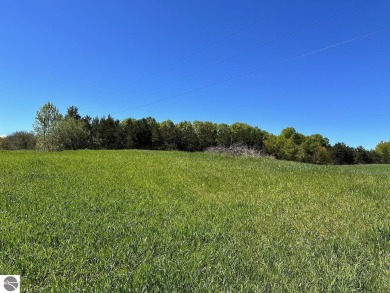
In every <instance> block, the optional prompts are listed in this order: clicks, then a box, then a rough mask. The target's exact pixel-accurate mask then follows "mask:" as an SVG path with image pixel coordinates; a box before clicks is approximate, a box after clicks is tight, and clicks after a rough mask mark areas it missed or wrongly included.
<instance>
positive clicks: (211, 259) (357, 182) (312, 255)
mask: <svg viewBox="0 0 390 293" xmlns="http://www.w3.org/2000/svg"><path fill="white" fill-rule="evenodd" d="M0 202H1V209H0V223H1V225H0V260H1V262H0V272H1V274H20V275H22V277H21V279H22V292H47V291H51V290H53V292H81V291H83V290H85V291H86V292H128V291H144V292H153V291H169V292H173V291H177V292H190V291H191V292H194V291H210V292H216V291H259V292H264V291H273V292H274V291H277V292H279V291H289V292H302V291H335V292H339V291H344V292H351V291H365V292H367V291H371V292H388V291H390V166H389V165H365V166H363V165H362V166H316V165H307V164H299V163H293V162H284V161H277V160H272V159H267V158H263V159H256V158H233V157H227V156H222V155H216V154H206V153H181V152H157V151H75V152H60V153H40V152H0ZM110 290H111V291H110Z"/></svg>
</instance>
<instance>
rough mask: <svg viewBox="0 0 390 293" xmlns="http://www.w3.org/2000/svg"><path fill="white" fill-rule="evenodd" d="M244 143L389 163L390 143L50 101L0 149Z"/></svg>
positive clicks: (318, 158)
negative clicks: (89, 109)
mask: <svg viewBox="0 0 390 293" xmlns="http://www.w3.org/2000/svg"><path fill="white" fill-rule="evenodd" d="M237 144H239V145H243V146H246V147H248V148H254V149H257V150H261V151H262V152H263V153H264V154H268V155H272V156H274V157H276V158H277V159H283V160H292V161H299V162H308V163H316V164H369V163H390V142H381V143H379V144H378V145H377V147H376V148H375V150H366V149H364V148H363V147H358V148H352V147H349V146H347V145H345V144H344V143H336V144H335V145H330V143H329V140H328V139H327V138H325V137H323V136H322V135H320V134H314V135H310V136H305V135H303V134H301V133H298V132H297V131H296V130H295V129H294V128H292V127H289V128H286V129H284V130H283V131H282V132H281V133H280V134H279V135H273V134H270V133H268V132H266V131H264V130H261V129H259V128H258V127H252V126H250V125H248V124H245V123H234V124H232V125H227V124H216V123H212V122H201V121H195V122H194V123H191V122H188V121H184V122H180V123H177V124H175V123H173V122H172V121H170V120H166V121H163V122H161V123H159V122H157V121H156V120H155V119H154V118H151V117H148V118H142V119H132V118H128V119H124V120H122V121H119V120H117V119H114V118H113V117H111V116H110V115H109V116H108V117H101V118H99V117H95V118H91V117H90V116H84V117H81V116H80V115H79V112H78V108H77V107H74V106H72V107H69V108H68V109H67V112H66V114H65V115H61V113H60V112H59V111H58V109H57V108H56V107H55V106H54V105H53V104H51V103H47V104H45V105H44V106H43V107H42V108H41V109H40V110H39V111H38V112H37V115H36V119H35V123H34V133H28V132H16V133H14V134H12V135H10V136H8V137H6V138H2V139H1V138H0V148H3V149H34V148H37V149H41V150H65V149H71V150H76V149H86V148H88V149H152V150H182V151H203V150H205V149H207V148H209V147H214V146H219V147H225V148H229V147H231V146H233V145H237Z"/></svg>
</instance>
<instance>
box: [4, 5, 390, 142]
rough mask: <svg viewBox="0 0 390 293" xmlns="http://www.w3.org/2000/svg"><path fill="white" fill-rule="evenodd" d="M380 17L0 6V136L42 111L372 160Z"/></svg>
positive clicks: (389, 98) (383, 130) (207, 8)
mask: <svg viewBox="0 0 390 293" xmlns="http://www.w3.org/2000/svg"><path fill="white" fill-rule="evenodd" d="M360 4H361V5H360ZM389 15H390V1H388V0H372V1H363V0H353V1H352V0H350V1H330V0H326V1H325V0H324V1H307V0H305V1H294V0H289V1H287V0H285V1H260V0H259V1H255V0H253V1H248V0H237V1H226V0H225V1H223V0H207V1H203V0H197V1H183V0H180V1H179V0H171V1H147V0H142V1H138V0H132V1H127V0H126V1H124V0H123V1H122V0H121V1H119V0H118V1H115V0H112V1H108V0H105V1H100V0H93V1H92V0H91V1H89V0H83V1H79V0H78V1H74V0H56V1H53V0H36V1H31V0H18V1H16V0H1V1H0V101H1V104H0V134H10V133H12V132H14V131H17V130H32V124H33V122H34V117H35V113H36V111H37V110H38V109H39V107H40V106H42V105H43V104H44V103H45V102H47V101H51V102H53V103H54V104H55V105H56V106H57V107H58V108H59V109H60V111H61V112H65V111H66V108H67V107H68V106H70V105H75V106H78V107H79V109H80V113H81V115H86V114H89V115H90V116H103V115H105V116H107V115H108V114H111V115H113V116H114V117H115V118H117V119H124V118H127V117H134V118H142V117H147V116H152V117H154V118H156V119H157V120H158V121H163V120H165V119H171V120H173V121H174V122H179V121H183V120H189V121H194V120H208V121H213V122H218V123H219V122H225V123H229V124H230V123H234V122H236V121H239V122H246V123H248V124H251V125H254V126H258V127H260V128H261V129H264V130H267V131H269V132H272V133H275V134H278V133H279V132H280V131H281V130H282V129H283V128H285V127H288V126H292V127H295V128H296V129H297V130H298V131H299V132H302V133H304V134H313V133H320V134H323V135H324V136H326V137H328V138H329V139H330V142H331V143H336V142H338V141H343V142H345V143H347V144H349V145H351V146H358V145H363V146H365V147H366V148H373V147H375V145H376V144H377V143H378V142H379V141H381V140H384V141H388V140H390V128H389V126H390V114H389V113H390V31H389V30H383V29H386V28H390V17H389ZM382 30H383V31H382ZM377 31H379V32H377ZM371 32H377V33H375V34H372V35H369V36H367V37H362V38H360V39H357V40H354V41H351V42H347V43H345V44H341V45H338V46H335V47H332V48H329V49H327V50H323V51H320V52H317V53H314V54H310V55H307V56H304V57H301V58H299V59H296V60H294V58H295V57H298V56H301V55H303V54H306V53H309V52H314V51H316V50H320V49H322V48H325V47H328V46H332V45H335V44H338V43H342V42H345V41H348V40H351V39H354V38H356V37H359V36H364V35H366V34H369V33H371ZM284 61H287V62H284ZM253 70H257V71H256V72H254V73H252V74H249V72H251V71H253ZM247 73H248V74H247ZM240 74H244V75H243V76H241V77H239V78H233V79H231V80H229V81H227V82H225V83H220V84H218V85H215V86H211V87H208V88H205V89H202V90H196V91H194V92H191V93H189V94H186V95H182V96H179V97H176V98H170V97H172V96H175V95H178V94H181V93H184V92H188V91H192V90H195V89H198V88H201V87H203V86H206V85H209V84H213V83H216V82H219V81H222V80H225V79H229V78H231V77H235V76H238V75H240ZM161 99H163V101H160V102H156V103H154V101H157V100H161ZM150 103H152V104H150ZM148 104H150V105H148Z"/></svg>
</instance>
